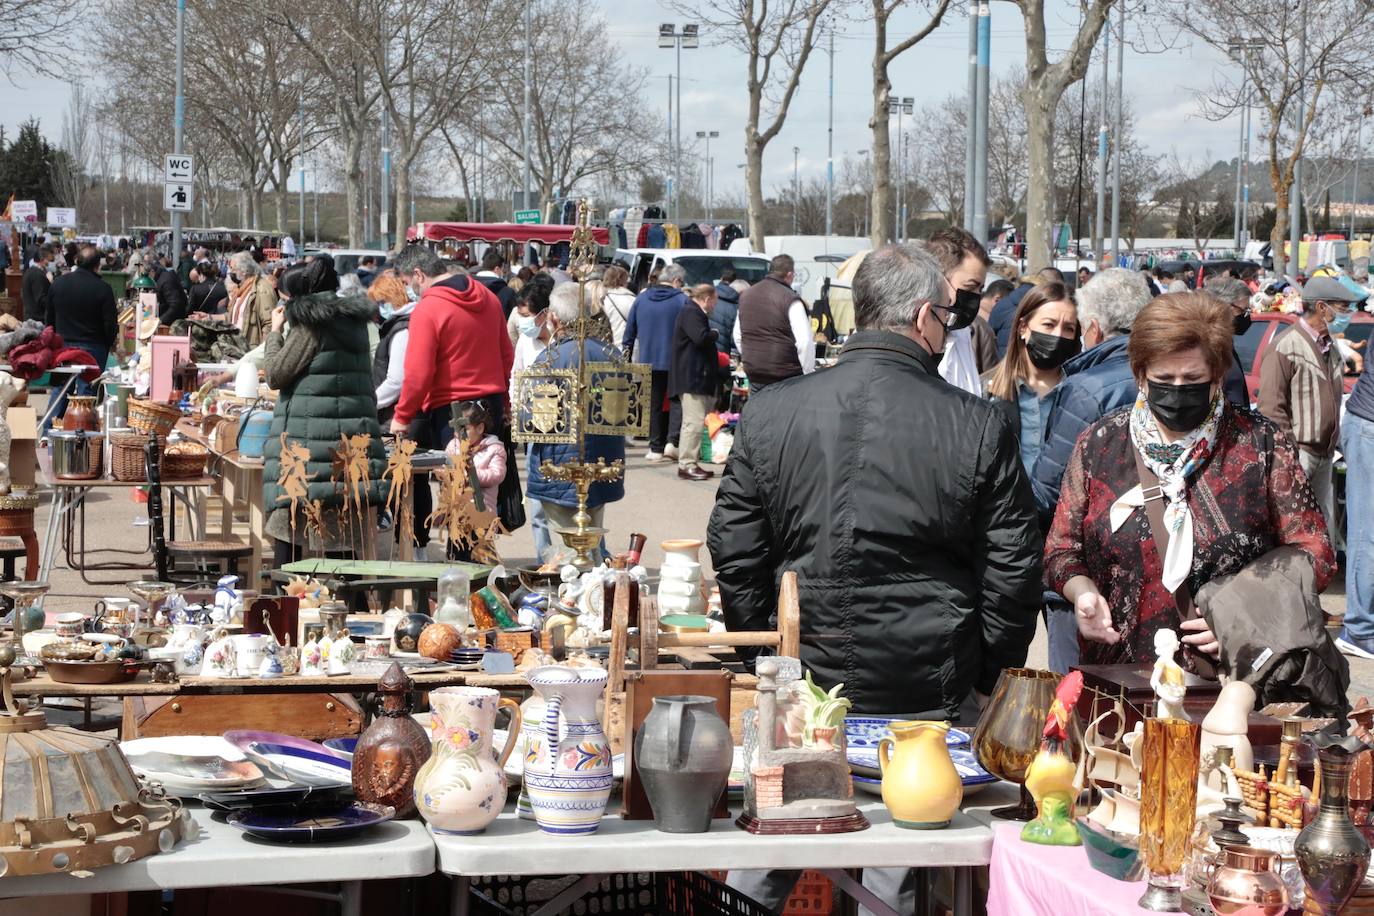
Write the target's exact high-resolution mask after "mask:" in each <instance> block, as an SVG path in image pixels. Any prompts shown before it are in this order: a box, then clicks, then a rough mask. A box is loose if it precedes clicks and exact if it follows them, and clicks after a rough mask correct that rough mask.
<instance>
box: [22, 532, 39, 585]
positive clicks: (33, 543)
mask: <svg viewBox="0 0 1374 916" xmlns="http://www.w3.org/2000/svg"><path fill="white" fill-rule="evenodd" d="M19 539H20V540H21V541H23V542H24V578H25V579H28V580H29V581H30V582H33V581H36V580H37V579H38V575H39V570H40V569H41V568H42V564H41V562H40V561H41V557H40V556H39V553H38V533H37V532H36V531H34V530H33V529H32V528H30V529H29V530H28V531H25V532H24V533H23V534H21V535H20V536H19Z"/></svg>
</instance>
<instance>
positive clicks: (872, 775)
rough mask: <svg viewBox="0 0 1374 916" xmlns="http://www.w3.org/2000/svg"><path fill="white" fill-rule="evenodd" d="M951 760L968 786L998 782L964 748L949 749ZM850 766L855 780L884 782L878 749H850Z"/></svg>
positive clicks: (970, 752) (971, 753)
mask: <svg viewBox="0 0 1374 916" xmlns="http://www.w3.org/2000/svg"><path fill="white" fill-rule="evenodd" d="M949 759H950V760H953V761H954V769H955V770H957V771H958V772H959V778H960V779H962V780H963V782H964V785H965V786H966V787H967V786H981V785H983V784H984V783H989V782H996V781H997V777H996V776H993V775H992V774H991V773H989V772H988V771H987V770H985V769H983V766H982V764H980V763H979V762H978V758H977V757H975V756H974V755H973V752H972V751H968V750H964V749H962V748H957V747H952V748H950V749H949ZM849 766H850V768H851V769H852V770H853V771H854V772H855V774H856V776H855V778H856V779H857V778H863V779H871V780H876V781H878V782H881V781H882V778H881V777H880V776H879V773H880V772H881V771H880V770H879V769H878V749H877V748H873V749H871V750H870V749H868V748H852V747H851V748H850V749H849Z"/></svg>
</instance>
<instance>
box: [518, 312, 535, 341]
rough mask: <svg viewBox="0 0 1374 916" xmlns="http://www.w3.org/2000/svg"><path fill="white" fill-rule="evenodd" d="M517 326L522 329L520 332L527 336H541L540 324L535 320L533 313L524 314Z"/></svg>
mask: <svg viewBox="0 0 1374 916" xmlns="http://www.w3.org/2000/svg"><path fill="white" fill-rule="evenodd" d="M516 327H518V328H519V329H520V333H521V334H522V335H524V336H525V337H538V336H539V324H538V322H536V321H535V320H534V316H533V315H522V316H521V317H520V321H519V322H518V323H517V324H516Z"/></svg>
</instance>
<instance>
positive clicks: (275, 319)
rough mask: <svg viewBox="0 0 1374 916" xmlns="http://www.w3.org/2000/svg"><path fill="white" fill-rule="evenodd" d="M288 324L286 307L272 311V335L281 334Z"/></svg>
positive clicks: (278, 307)
mask: <svg viewBox="0 0 1374 916" xmlns="http://www.w3.org/2000/svg"><path fill="white" fill-rule="evenodd" d="M284 324H286V306H284V305H278V306H276V307H274V308H273V309H272V333H274V334H276V333H280V332H281V329H282V326H283V325H284Z"/></svg>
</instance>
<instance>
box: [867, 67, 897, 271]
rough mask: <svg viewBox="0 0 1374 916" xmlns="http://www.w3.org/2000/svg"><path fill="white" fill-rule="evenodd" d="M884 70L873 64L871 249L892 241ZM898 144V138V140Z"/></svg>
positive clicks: (887, 88)
mask: <svg viewBox="0 0 1374 916" xmlns="http://www.w3.org/2000/svg"><path fill="white" fill-rule="evenodd" d="M891 90H892V84H891V83H890V82H889V81H888V76H887V67H885V66H884V65H883V64H882V62H881V61H880V60H878V59H876V58H875V59H874V61H873V115H872V119H871V120H870V121H869V122H868V126H869V128H870V129H871V130H872V132H873V157H872V158H873V194H872V195H871V196H870V197H869V201H868V206H869V216H870V220H869V226H870V231H869V236H868V237H869V240H870V241H871V242H872V243H873V247H874V248H878V247H879V246H882V245H886V244H887V243H888V242H890V241H892V240H893V238H894V236H893V234H892V134H891V131H890V129H889V125H888V120H887V99H888V93H889V92H891ZM898 142H901V138H900V137H899V138H898Z"/></svg>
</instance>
